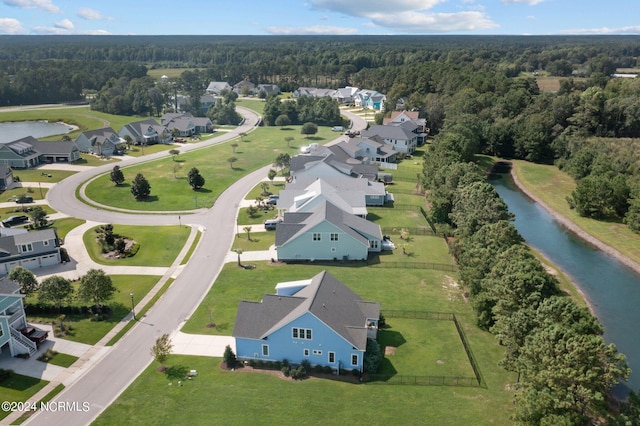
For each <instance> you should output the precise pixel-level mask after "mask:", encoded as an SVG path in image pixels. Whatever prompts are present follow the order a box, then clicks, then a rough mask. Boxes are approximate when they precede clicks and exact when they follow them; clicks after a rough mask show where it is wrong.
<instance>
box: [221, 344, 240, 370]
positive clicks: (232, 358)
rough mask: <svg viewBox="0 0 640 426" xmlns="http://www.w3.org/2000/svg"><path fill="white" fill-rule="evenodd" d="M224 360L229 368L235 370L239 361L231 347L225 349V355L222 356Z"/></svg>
mask: <svg viewBox="0 0 640 426" xmlns="http://www.w3.org/2000/svg"><path fill="white" fill-rule="evenodd" d="M222 359H223V361H224V363H225V364H227V368H235V366H236V362H237V361H238V360H237V358H236V354H235V353H234V352H233V350H232V349H231V346H229V345H227V346H226V347H225V348H224V355H222Z"/></svg>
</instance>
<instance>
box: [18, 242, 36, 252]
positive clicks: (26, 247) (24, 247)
mask: <svg viewBox="0 0 640 426" xmlns="http://www.w3.org/2000/svg"><path fill="white" fill-rule="evenodd" d="M20 249H21V250H20V251H21V252H22V253H26V252H28V251H33V246H32V245H31V243H29V244H22V245H21V246H20Z"/></svg>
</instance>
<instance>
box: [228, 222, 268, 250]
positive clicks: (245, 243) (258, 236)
mask: <svg viewBox="0 0 640 426" xmlns="http://www.w3.org/2000/svg"><path fill="white" fill-rule="evenodd" d="M239 232H240V233H239V234H238V235H237V236H236V238H235V239H234V240H233V245H232V246H231V247H232V250H235V249H242V250H243V251H256V250H268V249H269V247H271V246H272V245H273V244H275V242H276V233H275V232H273V231H271V232H251V233H250V234H249V235H250V236H251V241H249V240H247V233H246V231H244V229H242V227H240V228H239Z"/></svg>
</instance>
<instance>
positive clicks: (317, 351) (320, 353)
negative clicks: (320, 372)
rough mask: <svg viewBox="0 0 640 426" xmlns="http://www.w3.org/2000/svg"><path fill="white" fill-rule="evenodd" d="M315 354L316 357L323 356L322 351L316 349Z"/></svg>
mask: <svg viewBox="0 0 640 426" xmlns="http://www.w3.org/2000/svg"><path fill="white" fill-rule="evenodd" d="M313 354H314V355H322V351H321V350H319V349H314V350H313Z"/></svg>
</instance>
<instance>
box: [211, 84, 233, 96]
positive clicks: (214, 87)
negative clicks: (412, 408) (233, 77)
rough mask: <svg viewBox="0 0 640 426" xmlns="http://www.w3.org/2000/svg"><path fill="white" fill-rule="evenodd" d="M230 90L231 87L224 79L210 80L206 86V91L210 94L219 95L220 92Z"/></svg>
mask: <svg viewBox="0 0 640 426" xmlns="http://www.w3.org/2000/svg"><path fill="white" fill-rule="evenodd" d="M231 90H233V87H231V85H230V84H229V83H227V82H226V81H212V82H210V83H209V86H207V89H206V92H207V93H208V94H210V95H218V96H220V94H222V92H224V91H227V92H230V91H231Z"/></svg>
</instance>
